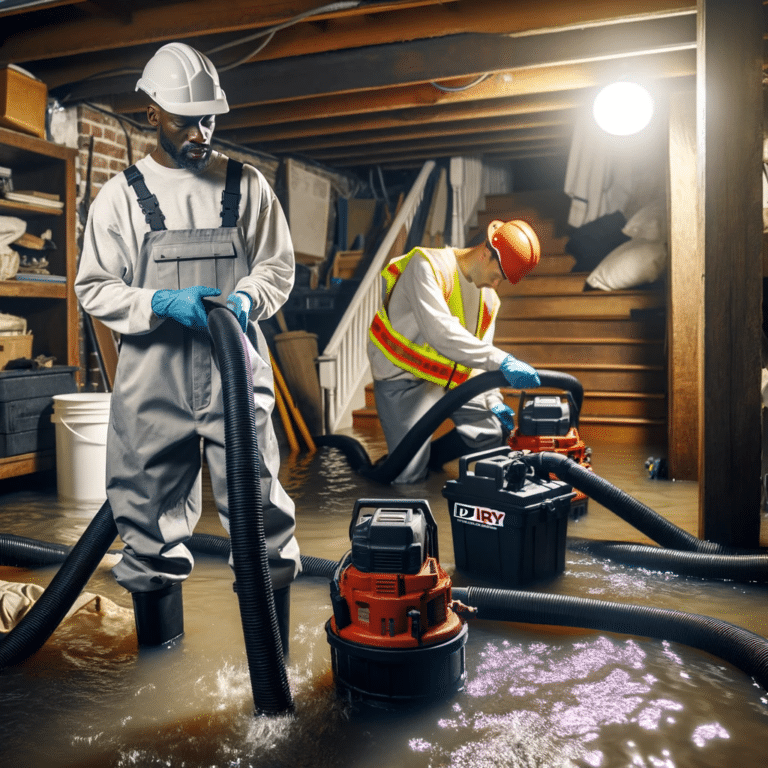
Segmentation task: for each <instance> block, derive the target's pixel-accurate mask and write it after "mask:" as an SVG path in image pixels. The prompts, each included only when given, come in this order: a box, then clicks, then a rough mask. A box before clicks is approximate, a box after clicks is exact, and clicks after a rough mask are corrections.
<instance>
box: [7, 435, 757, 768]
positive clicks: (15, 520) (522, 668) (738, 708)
mask: <svg viewBox="0 0 768 768" xmlns="http://www.w3.org/2000/svg"><path fill="white" fill-rule="evenodd" d="M366 447H367V449H368V451H369V454H370V455H372V456H373V457H376V456H378V455H380V453H381V452H382V450H381V445H380V443H376V441H375V440H372V441H371V442H370V443H369V444H368V445H367V446H366ZM595 455H596V464H598V462H600V464H601V467H600V469H599V470H598V471H599V472H600V473H601V474H602V475H603V476H605V477H607V478H608V479H610V480H612V481H613V482H616V483H617V484H619V485H621V486H622V487H624V488H625V490H627V491H628V492H630V493H632V494H633V495H636V496H638V497H640V498H641V500H642V501H643V502H644V503H646V504H648V505H649V506H651V507H653V508H657V502H658V505H659V506H664V507H665V508H666V509H669V510H671V511H670V515H672V514H675V515H679V514H680V508H681V507H684V508H685V509H686V510H687V511H686V512H685V514H684V516H686V515H687V517H688V519H689V522H692V524H693V525H694V526H695V516H696V511H695V510H696V506H695V502H696V488H695V486H693V487H691V485H690V484H688V485H686V484H681V483H675V484H673V483H660V482H655V483H651V484H649V483H648V482H647V480H646V479H645V477H644V473H645V471H644V468H643V460H644V458H645V455H646V454H644V453H642V452H641V453H639V454H637V455H634V456H632V455H629V453H628V452H627V451H624V452H616V453H615V455H614V456H613V457H610V456H609V454H608V453H600V452H599V451H597V450H596V451H595ZM611 462H613V464H612V463H611ZM612 466H613V467H614V470H615V475H616V477H618V478H619V479H618V480H617V479H616V477H614V476H612V475H611V472H612V471H614V470H612V469H611V467H612ZM596 468H597V467H596ZM455 476H456V469H455V467H452V466H449V467H448V468H447V471H446V473H443V474H438V475H433V476H431V477H429V478H428V479H427V480H426V481H425V482H424V483H421V484H419V485H418V486H416V487H413V486H411V487H403V488H388V487H382V486H376V485H373V484H371V483H368V482H367V481H365V480H364V479H362V478H360V477H359V476H357V475H355V474H354V473H353V472H351V470H350V469H349V467H348V464H347V462H346V460H345V459H344V458H343V456H342V455H341V454H340V453H339V452H338V451H335V450H332V449H321V450H319V451H317V453H315V454H314V455H307V454H300V455H297V456H293V457H290V458H287V459H286V460H285V462H284V464H283V469H282V475H281V479H282V481H283V483H284V485H285V487H286V488H287V489H288V492H289V494H290V495H291V497H292V498H293V499H294V500H295V502H296V508H297V520H298V528H297V536H298V538H299V542H300V544H301V547H302V550H303V552H304V553H305V554H309V555H315V556H318V557H325V558H329V559H332V560H338V559H339V558H340V557H341V556H342V555H343V554H344V552H345V551H346V550H347V549H348V548H349V538H348V526H349V519H350V514H351V511H352V507H353V505H354V502H355V500H356V499H358V498H363V497H365V498H370V497H382V498H398V497H400V498H403V497H409V498H410V497H416V498H426V499H428V500H429V503H430V506H431V508H432V511H433V514H434V515H435V517H436V519H437V522H438V526H439V537H440V554H441V558H440V559H441V562H442V564H443V566H444V567H445V568H446V569H447V570H448V571H449V572H451V573H452V572H453V569H454V563H453V551H452V538H451V532H450V520H449V518H448V509H447V503H446V501H445V499H444V498H443V497H442V494H441V491H442V487H443V485H444V483H445V480H446V479H447V478H448V477H455ZM204 497H205V504H204V512H203V518H202V519H201V521H200V525H199V526H198V531H199V532H206V533H214V534H218V535H220V534H221V533H222V529H221V525H220V523H219V520H218V516H217V515H216V513H215V510H214V509H213V507H212V502H211V498H210V489H209V488H206V487H205V486H204ZM0 506H1V511H0V519H2V521H3V522H2V530H3V532H10V533H16V534H19V535H24V536H31V537H33V538H39V539H43V540H47V541H57V542H62V543H66V544H72V543H74V542H75V541H76V540H77V539H78V538H79V536H80V534H81V533H82V531H83V530H84V529H85V527H86V526H87V524H88V522H89V515H88V513H87V511H86V510H78V509H71V508H68V507H67V506H66V505H63V504H60V503H59V502H58V500H57V498H56V493H55V486H54V487H53V489H45V488H43V489H35V490H34V491H29V490H25V491H18V492H14V493H10V494H6V495H3V496H0ZM676 522H677V520H676ZM626 528H628V526H627V525H626V524H625V523H623V521H618V522H617V521H616V520H615V519H614V516H612V515H611V514H610V513H608V512H606V511H605V510H602V509H601V508H600V507H599V506H598V505H593V506H591V507H590V511H589V513H588V515H587V516H586V517H585V518H584V519H583V520H581V521H578V522H575V523H571V524H569V535H573V536H578V537H585V538H590V537H601V538H608V539H616V538H621V537H622V536H621V535H620V534H621V533H622V531H625V529H626ZM694 530H695V527H694ZM630 538H633V540H641V537H638V536H637V535H636V534H635V535H634V537H630ZM118 544H119V542H118ZM109 568H110V562H105V563H103V564H102V566H101V567H100V568H99V569H98V570H97V572H96V573H95V574H94V577H93V578H92V579H91V582H90V583H89V584H88V587H87V589H88V590H89V591H90V592H92V593H94V594H96V595H99V596H100V597H102V598H104V599H103V601H102V603H101V605H100V606H99V610H97V611H93V612H91V613H88V614H86V615H84V616H80V617H78V618H77V619H75V620H72V621H69V622H65V623H64V624H62V626H61V627H60V628H59V629H58V630H57V631H56V633H54V636H53V637H52V638H51V640H50V641H49V642H48V643H47V644H46V646H45V647H44V648H43V649H42V650H41V651H40V652H39V653H38V654H36V655H35V656H34V657H32V658H31V659H30V660H28V661H27V662H26V663H25V664H23V665H21V666H20V667H17V668H13V669H10V670H6V671H4V672H3V673H2V676H0V687H1V688H2V702H3V708H2V712H0V764H1V765H14V766H17V765H18V766H24V767H25V768H26V767H27V766H28V767H29V768H38V767H40V768H42V767H43V766H45V768H58V767H59V766H69V767H70V768H71V767H73V766H74V767H78V768H96V766H98V767H99V768H103V767H104V766H110V767H111V766H121V767H122V766H126V767H127V766H142V768H143V767H145V766H146V767H154V766H173V767H174V768H176V767H177V766H186V767H187V768H204V767H206V768H207V767H208V766H216V768H219V767H220V766H227V767H229V766H237V767H238V768H247V767H248V766H254V768H255V767H256V766H258V767H259V768H265V767H267V768H282V766H286V768H287V767H288V766H291V767H292V768H294V767H296V766H299V767H300V768H301V767H303V766H307V767H308V768H309V766H312V768H325V766H328V768H330V767H331V766H333V767H334V768H337V767H338V766H343V767H344V768H374V766H375V768H380V767H381V766H382V765H384V764H387V765H390V764H391V765H401V766H405V768H438V767H440V768H443V767H444V768H449V767H450V768H491V767H493V768H497V767H501V766H509V767H510V768H518V767H522V766H526V767H528V766H547V767H550V766H551V767H552V768H566V767H570V766H576V767H579V768H581V767H582V766H583V767H585V768H614V767H615V768H625V767H626V766H649V768H650V767H653V768H658V767H659V766H664V767H666V766H675V767H676V768H683V766H692V765H695V766H697V768H699V766H722V765H725V764H727V763H728V762H731V763H734V764H739V765H759V764H762V762H763V760H764V747H763V744H764V738H765V735H766V733H767V732H768V731H766V726H768V719H767V717H768V702H767V701H766V700H767V699H768V694H766V692H765V691H763V690H762V689H760V688H758V687H756V686H755V685H754V684H753V683H752V681H751V680H749V679H748V678H747V677H746V676H745V675H744V674H742V673H741V672H739V671H738V670H736V669H734V668H732V667H731V666H730V665H727V664H725V663H723V662H721V661H720V660H719V659H716V658H714V657H711V656H708V655H706V654H703V653H699V652H697V651H694V650H691V649H689V648H687V647H685V646H682V645H679V644H675V643H668V642H663V641H650V640H647V639H644V638H635V637H625V636H619V635H607V634H605V633H602V634H600V633H595V632H588V631H572V630H568V629H563V628H546V627H532V626H527V625H517V624H514V623H502V622H481V621H474V622H472V623H471V625H470V633H469V640H468V643H467V674H468V684H467V687H466V690H465V691H463V692H462V693H460V694H458V695H456V696H455V697H454V698H452V699H451V700H449V701H446V702H440V703H438V704H435V705H432V706H429V707H426V708H423V709H420V710H418V711H413V712H409V713H402V714H398V713H387V712H382V711H368V710H366V711H358V710H353V709H351V708H350V707H349V705H348V704H347V703H346V702H344V701H341V700H339V699H338V698H337V696H336V693H335V690H334V687H333V680H332V675H331V671H330V660H329V652H328V644H327V642H326V639H325V631H324V628H323V625H324V623H325V621H326V620H327V619H328V617H329V616H330V615H331V607H330V599H329V594H328V587H327V583H326V582H325V581H324V580H322V579H318V578H311V579H310V578H305V579H300V580H299V581H298V582H296V583H295V584H294V586H293V588H292V599H291V608H292V621H291V653H290V656H289V659H288V676H289V680H290V684H291V690H292V692H293V696H294V700H295V702H296V715H295V717H293V718H278V719H262V718H258V719H254V718H253V715H252V708H253V697H252V691H251V690H250V679H249V675H248V671H247V666H246V661H245V653H244V648H243V639H242V628H241V624H240V617H239V612H238V606H237V599H236V596H235V595H234V593H233V592H232V581H233V577H232V573H231V571H230V570H229V568H228V566H227V565H226V564H225V563H222V562H219V561H218V560H216V559H214V558H208V557H203V556H200V557H198V558H197V561H196V564H195V569H194V571H193V574H192V576H191V578H190V579H189V580H188V582H187V583H186V584H185V586H184V606H185V625H186V634H185V636H184V638H183V640H182V641H181V642H180V643H179V644H178V645H177V647H175V648H174V649H172V650H169V651H158V652H157V653H144V652H142V653H137V649H136V641H135V634H134V632H133V619H132V612H131V600H130V596H129V595H128V594H127V593H126V592H125V591H123V590H122V589H120V588H119V587H118V586H117V585H116V584H115V582H114V579H113V578H112V576H111V573H110V571H109ZM54 572H55V569H41V570H40V571H34V572H28V571H19V570H17V569H0V578H6V579H9V580H20V581H32V582H35V583H40V584H46V583H47V582H48V581H49V580H50V578H51V577H52V576H53V573H54ZM453 575H454V578H455V580H456V582H457V583H462V584H467V583H475V582H474V581H473V580H472V579H470V578H468V577H466V576H464V575H462V574H456V573H454V574H453ZM530 588H531V589H532V590H535V591H543V592H555V593H560V594H570V595H576V596H583V597H597V598H600V599H611V600H618V601H620V602H631V603H642V604H646V605H657V606H660V607H670V608H677V609H682V610H687V611H690V612H694V613H703V614H708V615H714V616H718V617H720V618H724V619H726V620H729V621H732V622H734V623H737V624H740V625H742V626H746V627H747V628H749V629H751V630H752V631H755V632H758V633H760V634H763V635H765V634H766V632H768V617H766V614H765V610H764V606H765V599H766V597H767V596H768V595H767V593H766V589H767V588H766V587H765V586H763V585H749V584H738V585H735V584H730V583H714V582H707V581H702V580H697V579H690V578H683V577H679V576H675V575H674V574H660V573H654V572H650V571H647V570H642V569H632V568H627V567H624V566H621V565H618V564H615V563H610V562H607V561H601V560H598V559H596V558H593V557H589V556H586V555H584V554H582V553H578V552H568V553H567V557H566V570H565V573H563V574H562V575H561V576H559V577H557V578H555V579H550V580H548V581H545V582H542V583H537V584H533V585H531V586H530ZM43 734H44V736H43Z"/></svg>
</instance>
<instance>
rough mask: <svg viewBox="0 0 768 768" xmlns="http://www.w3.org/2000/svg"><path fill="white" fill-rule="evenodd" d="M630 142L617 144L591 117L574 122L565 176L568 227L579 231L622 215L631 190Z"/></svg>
mask: <svg viewBox="0 0 768 768" xmlns="http://www.w3.org/2000/svg"><path fill="white" fill-rule="evenodd" d="M629 143H630V141H628V140H627V138H626V137H621V139H619V140H617V138H616V137H612V136H609V135H608V134H607V133H605V131H603V130H602V129H601V128H599V127H598V126H597V124H596V123H595V121H594V120H593V119H592V116H591V115H590V114H588V113H582V114H581V115H579V117H578V118H577V119H576V123H575V126H574V129H573V136H572V138H571V149H570V153H569V155H568V165H567V168H566V172H565V187H564V189H565V193H566V194H567V195H569V196H570V197H571V209H570V212H569V214H568V223H569V224H570V225H571V226H573V227H580V226H582V225H583V224H586V223H587V222H590V221H594V220H595V219H598V218H600V216H603V215H604V214H606V213H613V212H614V211H624V209H625V207H626V205H627V202H628V201H629V199H630V197H631V195H632V191H633V188H634V184H633V177H634V175H635V174H634V168H633V165H634V163H633V159H632V155H633V153H632V152H629V151H626V150H627V149H628V146H627V145H628V144H629Z"/></svg>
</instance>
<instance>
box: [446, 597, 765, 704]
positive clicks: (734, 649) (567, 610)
mask: <svg viewBox="0 0 768 768" xmlns="http://www.w3.org/2000/svg"><path fill="white" fill-rule="evenodd" d="M451 594H452V597H453V599H454V600H460V601H461V602H462V603H464V604H465V605H470V606H472V607H474V608H476V609H477V618H478V619H487V620H490V621H515V622H522V623H526V624H550V625H555V626H565V627H583V628H585V629H598V630H601V631H604V632H618V633H620V634H623V635H640V636H644V637H654V638H657V639H660V640H671V641H673V642H678V643H683V644H685V645H690V646H691V647H693V648H698V649H700V650H702V651H706V652H707V653H711V654H713V655H715V656H718V657H720V658H721V659H724V660H725V661H727V662H729V663H730V664H733V666H735V667H737V668H738V669H741V670H742V671H743V672H746V673H747V674H748V675H750V676H751V677H753V678H754V679H755V680H756V681H757V682H758V683H759V684H760V685H761V686H762V687H763V688H765V689H767V690H768V640H766V639H765V638H764V637H761V636H760V635H757V634H755V633H754V632H750V631H749V630H747V629H744V628H743V627H738V626H736V625H735V624H730V623H728V622H727V621H722V620H721V619H714V618H712V617H711V616H700V615H698V614H695V613H683V612H682V611H675V610H671V609H668V608H652V607H648V606H641V605H628V604H624V603H610V602H604V601H602V600H592V599H587V598H581V597H570V596H564V595H549V594H541V593H538V592H520V591H516V590H511V589H490V588H484V587H461V588H457V587H454V588H453V589H452V591H451Z"/></svg>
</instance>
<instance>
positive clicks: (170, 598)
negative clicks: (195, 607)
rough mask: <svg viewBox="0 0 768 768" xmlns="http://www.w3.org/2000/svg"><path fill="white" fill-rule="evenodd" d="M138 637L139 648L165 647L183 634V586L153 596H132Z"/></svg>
mask: <svg viewBox="0 0 768 768" xmlns="http://www.w3.org/2000/svg"><path fill="white" fill-rule="evenodd" d="M133 612H134V614H135V617H136V636H137V637H138V640H139V645H144V646H152V645H165V644H166V643H170V642H171V640H176V639H177V638H179V637H181V636H182V635H183V634H184V604H183V602H182V598H181V582H180V581H177V582H175V583H173V584H168V586H165V587H163V588H162V589H155V590H152V591H151V592H134V593H133Z"/></svg>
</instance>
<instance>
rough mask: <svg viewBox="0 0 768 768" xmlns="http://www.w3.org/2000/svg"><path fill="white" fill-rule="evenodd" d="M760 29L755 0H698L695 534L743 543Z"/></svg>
mask: <svg viewBox="0 0 768 768" xmlns="http://www.w3.org/2000/svg"><path fill="white" fill-rule="evenodd" d="M762 27H763V6H762V3H761V2H760V0H739V2H738V3H734V2H732V0H699V3H698V67H697V92H696V96H697V99H696V102H697V111H698V119H697V134H698V136H697V138H698V156H699V166H698V167H699V173H698V176H699V217H700V219H699V233H700V235H701V237H702V240H703V242H702V246H703V254H704V303H703V319H702V332H703V337H702V340H703V343H702V354H703V358H702V366H701V375H702V398H701V404H700V407H701V418H700V422H699V424H700V427H701V430H700V435H699V439H700V453H699V459H700V463H699V478H700V480H699V495H700V505H699V510H700V530H699V534H700V536H702V537H703V538H706V539H710V540H712V541H717V542H719V543H721V544H726V545H731V546H742V547H755V546H757V545H758V542H759V534H760V450H761V439H760V423H761V419H760V417H761V413H760V408H761V401H760V339H761V335H760V334H761V317H762V314H761V298H762V279H761V277H762V263H761V239H762V234H761V233H762V216H761V207H762V189H761V168H762V166H761V157H762V57H763V50H762V45H763V40H762Z"/></svg>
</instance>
